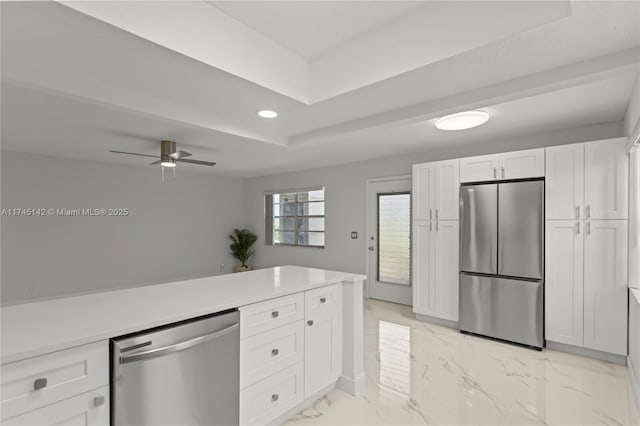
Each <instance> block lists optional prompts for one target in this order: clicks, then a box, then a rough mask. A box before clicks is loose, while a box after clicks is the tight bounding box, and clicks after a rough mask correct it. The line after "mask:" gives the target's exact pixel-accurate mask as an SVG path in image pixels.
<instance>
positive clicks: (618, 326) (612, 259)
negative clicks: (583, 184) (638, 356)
mask: <svg viewBox="0 0 640 426" xmlns="http://www.w3.org/2000/svg"><path fill="white" fill-rule="evenodd" d="M627 236H628V235H627V221H626V220H591V221H586V223H585V232H584V254H585V256H584V306H585V312H584V345H585V347H588V348H591V349H597V350H600V351H604V352H610V353H615V354H619V355H626V353H627Z"/></svg>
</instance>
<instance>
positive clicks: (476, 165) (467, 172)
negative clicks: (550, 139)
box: [460, 149, 545, 182]
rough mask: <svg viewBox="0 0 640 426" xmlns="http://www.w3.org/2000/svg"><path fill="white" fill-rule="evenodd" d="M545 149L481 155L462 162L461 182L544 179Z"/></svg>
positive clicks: (464, 159)
mask: <svg viewBox="0 0 640 426" xmlns="http://www.w3.org/2000/svg"><path fill="white" fill-rule="evenodd" d="M544 168H545V164H544V149H529V150H524V151H514V152H505V153H502V154H491V155H480V156H476V157H468V158H463V159H461V160H460V182H480V181H491V180H502V179H524V178H533V177H543V176H544V174H545V170H544Z"/></svg>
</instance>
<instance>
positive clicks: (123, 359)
mask: <svg viewBox="0 0 640 426" xmlns="http://www.w3.org/2000/svg"><path fill="white" fill-rule="evenodd" d="M238 327H240V324H239V323H235V324H232V325H230V326H228V327H225V328H223V329H222V330H218V331H214V332H213V333H209V334H205V335H202V336H198V337H194V338H193V339H189V340H185V341H184V342H180V343H175V344H173V345H169V346H163V347H161V348H156V349H150V350H148V351H144V352H140V353H137V354H133V355H127V356H120V364H126V363H128V362H134V361H139V360H143V359H148V358H155V357H159V356H162V355H166V354H170V353H173V352H178V351H184V350H185V349H189V348H192V347H194V346H198V345H200V344H202V343H204V342H207V341H209V340H213V339H216V338H218V337H222V336H224V335H226V334H229V333H231V332H232V331H234V330H235V329H237V328H238Z"/></svg>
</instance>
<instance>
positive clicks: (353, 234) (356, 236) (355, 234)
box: [351, 232, 358, 240]
mask: <svg viewBox="0 0 640 426" xmlns="http://www.w3.org/2000/svg"><path fill="white" fill-rule="evenodd" d="M351 239H352V240H357V239H358V233H357V232H352V233H351Z"/></svg>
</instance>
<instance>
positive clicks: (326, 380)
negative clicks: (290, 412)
mask: <svg viewBox="0 0 640 426" xmlns="http://www.w3.org/2000/svg"><path fill="white" fill-rule="evenodd" d="M312 293H313V292H307V294H305V302H306V303H305V308H309V307H310V306H312V305H313V303H314V300H313V297H312V296H313V294H312ZM333 296H334V297H333V301H332V302H333V304H332V307H333V309H328V308H327V309H316V310H311V309H309V311H312V312H307V315H306V317H305V319H306V322H305V335H304V397H305V398H308V397H310V396H312V395H313V394H315V393H316V392H319V391H320V390H322V389H323V388H325V387H327V386H329V385H330V384H332V383H334V382H335V381H336V380H337V379H338V376H340V374H341V372H342V320H341V318H342V298H341V294H337V293H336V294H334V295H333ZM337 298H340V300H339V301H338V300H336V299H337Z"/></svg>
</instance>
